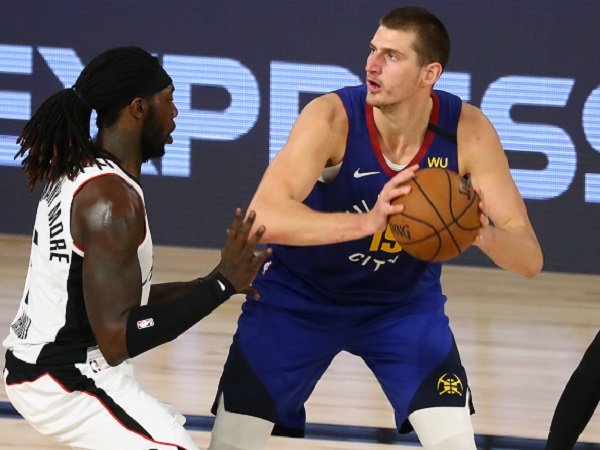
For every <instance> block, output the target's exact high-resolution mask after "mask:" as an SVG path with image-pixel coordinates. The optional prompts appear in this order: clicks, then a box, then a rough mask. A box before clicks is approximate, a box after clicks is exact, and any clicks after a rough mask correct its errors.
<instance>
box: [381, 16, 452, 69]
mask: <svg viewBox="0 0 600 450" xmlns="http://www.w3.org/2000/svg"><path fill="white" fill-rule="evenodd" d="M379 25H381V26H384V27H386V28H389V29H391V30H401V31H415V32H416V33H417V38H416V40H415V51H416V52H417V54H418V55H419V62H420V63H421V65H426V64H429V63H432V62H439V63H440V64H441V65H442V68H445V67H446V64H447V63H448V57H449V56H450V37H449V36H448V31H447V30H446V27H445V26H444V24H443V23H442V22H441V20H440V19H438V18H437V17H436V16H435V15H433V14H432V13H430V12H429V11H427V10H426V9H423V8H419V7H417V6H407V7H404V8H395V9H392V10H391V11H389V12H388V13H387V14H386V15H385V16H383V18H382V19H381V20H380V21H379Z"/></svg>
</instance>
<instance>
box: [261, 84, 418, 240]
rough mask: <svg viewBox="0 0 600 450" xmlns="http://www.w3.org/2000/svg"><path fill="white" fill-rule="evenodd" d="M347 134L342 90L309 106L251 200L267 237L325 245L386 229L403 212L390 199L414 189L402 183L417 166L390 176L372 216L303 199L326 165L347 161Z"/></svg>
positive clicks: (269, 238) (370, 213) (268, 238)
mask: <svg viewBox="0 0 600 450" xmlns="http://www.w3.org/2000/svg"><path fill="white" fill-rule="evenodd" d="M347 133H348V119H347V116H346V111H345V110H344V107H343V104H342V102H341V100H340V99H339V97H338V96H337V95H336V94H327V95H325V96H322V97H319V98H317V99H315V100H313V101H312V102H311V103H309V104H308V105H307V106H306V107H305V108H304V110H303V111H302V113H301V114H300V116H299V117H298V119H297V120H296V123H295V124H294V126H293V128H292V131H291V132H290V135H289V138H288V141H287V143H286V145H285V146H284V147H283V149H282V150H281V151H280V152H279V154H278V155H277V156H276V157H275V159H274V160H273V162H272V163H271V165H270V166H269V167H268V168H267V170H266V172H265V174H264V176H263V179H262V181H261V182H260V185H259V186H258V189H257V191H256V193H255V194H254V197H253V199H252V201H251V203H250V209H253V210H255V211H256V213H257V215H258V217H260V219H261V223H263V224H265V226H266V228H267V232H266V233H265V236H264V238H263V240H264V241H267V242H272V243H282V244H289V245H319V244H330V243H335V242H344V241H350V240H354V239H359V238H362V237H364V236H368V235H371V234H374V233H376V232H379V231H382V230H383V229H385V227H386V225H387V218H388V217H389V215H391V214H396V213H398V212H400V211H401V210H402V208H403V206H402V205H396V206H394V205H391V203H390V202H391V200H393V199H394V198H396V197H398V196H399V195H402V194H405V193H406V192H407V189H408V187H407V186H403V187H402V186H400V185H401V184H402V183H404V182H406V181H407V180H409V179H410V178H412V176H413V175H414V168H411V169H409V170H405V171H403V172H401V173H400V174H399V175H397V176H396V177H394V178H393V179H392V180H390V182H388V183H387V184H386V186H385V187H384V189H383V190H382V192H381V194H380V195H379V199H378V201H377V204H376V205H375V207H374V208H373V210H371V211H370V212H369V213H366V214H356V213H346V212H339V213H322V212H318V211H315V210H312V209H310V208H309V207H307V206H306V205H304V204H303V203H302V202H303V201H304V200H305V199H306V197H307V196H308V194H309V193H310V191H311V190H312V188H313V186H314V185H315V183H316V182H317V179H318V178H319V176H320V175H321V173H322V171H323V169H324V168H325V167H328V166H332V165H335V164H338V163H339V162H340V161H341V160H342V158H343V156H344V151H345V147H346V138H347Z"/></svg>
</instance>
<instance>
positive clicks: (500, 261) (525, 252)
mask: <svg viewBox="0 0 600 450" xmlns="http://www.w3.org/2000/svg"><path fill="white" fill-rule="evenodd" d="M458 145H459V165H460V171H461V173H469V174H470V176H471V181H472V183H473V186H474V188H475V190H476V191H477V192H478V193H479V195H480V197H481V199H482V203H481V205H480V207H481V208H482V211H483V214H482V217H481V220H482V224H483V226H482V228H481V229H480V230H479V232H478V234H477V236H476V238H475V243H474V245H475V246H477V247H479V248H480V249H481V250H482V251H483V252H484V253H485V254H486V255H487V256H488V257H489V258H490V259H491V260H492V261H494V263H496V264H497V265H498V266H499V267H502V268H504V269H507V270H511V271H514V272H517V273H520V274H522V275H525V276H528V277H533V276H535V275H537V274H538V273H539V272H540V271H541V269H542V264H543V256H542V251H541V248H540V245H539V243H538V240H537V237H536V235H535V232H534V230H533V228H532V226H531V223H530V221H529V217H528V216H527V210H526V208H525V203H524V202H523V199H522V197H521V194H520V193H519V191H518V189H517V186H516V185H515V182H514V180H513V178H512V176H511V174H510V170H509V167H508V161H507V159H506V155H505V154H504V151H503V149H502V144H501V143H500V139H499V137H498V135H497V133H496V131H495V129H494V127H493V125H492V124H491V123H490V121H489V120H488V119H487V118H486V117H485V116H484V115H483V113H482V112H481V111H480V110H479V109H477V108H475V107H473V106H471V105H468V104H463V109H462V113H461V118H460V122H459V127H458ZM488 218H489V219H491V221H492V223H493V225H490V224H489V220H488Z"/></svg>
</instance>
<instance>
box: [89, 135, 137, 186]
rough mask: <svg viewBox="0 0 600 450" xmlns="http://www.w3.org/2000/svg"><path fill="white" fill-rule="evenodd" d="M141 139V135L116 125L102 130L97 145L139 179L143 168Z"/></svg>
mask: <svg viewBox="0 0 600 450" xmlns="http://www.w3.org/2000/svg"><path fill="white" fill-rule="evenodd" d="M140 139H141V137H140V135H139V133H134V132H129V131H127V130H123V129H121V128H119V127H118V126H116V125H115V126H112V127H109V128H104V129H102V130H100V131H99V132H98V138H97V139H96V143H97V144H98V145H99V146H100V147H102V148H103V149H105V150H106V151H108V152H109V153H111V154H112V155H114V156H115V157H116V158H117V159H118V161H119V165H120V166H121V167H122V168H123V169H124V170H126V171H127V172H128V173H129V174H131V175H132V176H134V177H135V178H138V179H139V177H140V174H141V167H142V159H141V158H142V156H141V143H140Z"/></svg>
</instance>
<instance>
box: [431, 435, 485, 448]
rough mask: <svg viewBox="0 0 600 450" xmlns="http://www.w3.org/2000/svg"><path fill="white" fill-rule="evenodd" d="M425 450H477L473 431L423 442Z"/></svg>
mask: <svg viewBox="0 0 600 450" xmlns="http://www.w3.org/2000/svg"><path fill="white" fill-rule="evenodd" d="M422 445H423V449H425V450H476V449H477V447H475V439H474V436H473V433H471V432H468V431H464V432H462V433H458V434H455V435H453V436H449V437H447V438H446V439H444V440H443V441H440V442H436V443H435V444H434V443H430V444H427V445H426V444H422Z"/></svg>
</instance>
